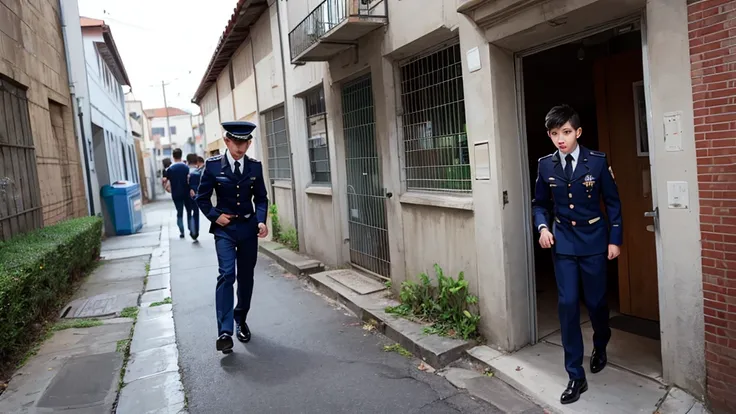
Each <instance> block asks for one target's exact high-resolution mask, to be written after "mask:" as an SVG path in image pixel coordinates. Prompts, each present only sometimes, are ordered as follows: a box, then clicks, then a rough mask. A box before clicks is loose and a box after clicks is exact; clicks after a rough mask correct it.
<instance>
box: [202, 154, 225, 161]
mask: <svg viewBox="0 0 736 414" xmlns="http://www.w3.org/2000/svg"><path fill="white" fill-rule="evenodd" d="M221 159H222V154H220V155H213V156H212V157H209V158H207V161H205V162H210V161H220V160H221Z"/></svg>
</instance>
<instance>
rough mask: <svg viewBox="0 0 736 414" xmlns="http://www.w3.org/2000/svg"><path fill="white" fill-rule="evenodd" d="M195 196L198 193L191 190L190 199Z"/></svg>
mask: <svg viewBox="0 0 736 414" xmlns="http://www.w3.org/2000/svg"><path fill="white" fill-rule="evenodd" d="M195 195H196V193H195V192H194V190H189V196H190V197H192V198H194V196H195Z"/></svg>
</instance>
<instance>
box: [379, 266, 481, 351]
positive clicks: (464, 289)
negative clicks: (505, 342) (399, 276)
mask: <svg viewBox="0 0 736 414" xmlns="http://www.w3.org/2000/svg"><path fill="white" fill-rule="evenodd" d="M434 270H435V273H436V275H437V284H436V285H435V284H433V283H432V281H431V280H430V278H429V276H427V274H426V273H422V274H420V275H419V279H420V282H419V283H417V282H413V281H411V280H407V281H405V282H403V283H402V284H401V290H400V292H399V299H400V301H401V304H400V305H399V306H389V307H387V308H386V312H388V313H393V314H395V315H399V316H403V317H405V318H407V319H411V320H416V321H419V322H424V323H429V324H431V325H430V326H428V327H426V328H424V333H425V334H436V335H440V336H448V337H453V338H462V339H476V338H478V337H479V334H478V322H479V321H480V315H479V314H478V312H477V307H478V298H477V297H475V296H473V295H471V294H470V293H469V292H468V281H467V280H465V277H464V275H463V273H462V272H460V275H459V276H458V278H457V280H455V279H453V278H452V277H448V276H445V274H444V272H443V271H442V268H440V267H439V266H438V265H436V264H435V265H434Z"/></svg>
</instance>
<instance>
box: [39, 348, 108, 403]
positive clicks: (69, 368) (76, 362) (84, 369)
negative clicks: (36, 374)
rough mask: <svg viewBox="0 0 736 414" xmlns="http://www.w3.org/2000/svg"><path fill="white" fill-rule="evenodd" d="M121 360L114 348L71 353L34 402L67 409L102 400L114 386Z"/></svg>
mask: <svg viewBox="0 0 736 414" xmlns="http://www.w3.org/2000/svg"><path fill="white" fill-rule="evenodd" d="M122 363H123V360H122V356H121V354H119V353H117V352H110V353H105V354H97V355H88V356H82V357H72V358H70V359H69V360H68V361H67V362H66V363H65V364H64V366H63V367H62V368H61V370H60V371H59V373H58V374H56V376H55V377H54V379H53V380H52V381H51V384H50V385H49V387H48V388H46V391H45V392H44V393H43V396H41V399H40V400H39V401H38V404H37V405H36V406H37V407H39V408H56V409H70V408H83V407H90V406H95V405H100V404H103V403H104V402H105V398H107V395H108V394H109V393H110V391H111V390H114V389H115V387H114V386H113V383H114V381H115V380H116V379H117V376H118V371H119V370H120V367H121V366H122ZM111 402H112V401H111Z"/></svg>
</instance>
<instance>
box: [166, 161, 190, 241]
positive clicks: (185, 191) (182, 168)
mask: <svg viewBox="0 0 736 414" xmlns="http://www.w3.org/2000/svg"><path fill="white" fill-rule="evenodd" d="M172 156H173V158H174V163H173V164H171V166H170V167H169V168H167V169H166V170H165V171H164V178H166V180H167V181H168V182H169V184H170V185H171V199H172V200H173V201H174V206H175V207H176V224H177V226H179V238H180V239H183V238H184V217H183V216H184V210H185V209H186V211H187V227H189V232H190V234H191V231H192V228H191V217H192V209H193V207H194V206H193V203H192V198H191V197H190V196H189V181H188V180H189V167H188V166H187V165H186V164H184V163H183V162H182V159H181V156H182V152H181V149H180V148H177V149H175V150H174V151H173V153H172ZM192 238H194V237H192Z"/></svg>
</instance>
